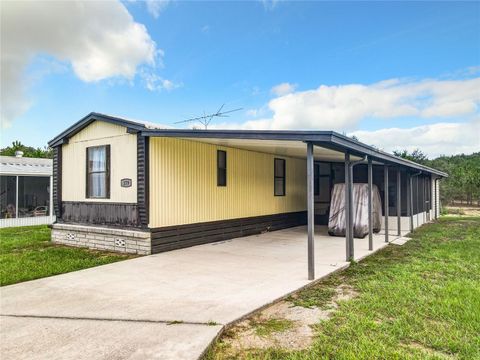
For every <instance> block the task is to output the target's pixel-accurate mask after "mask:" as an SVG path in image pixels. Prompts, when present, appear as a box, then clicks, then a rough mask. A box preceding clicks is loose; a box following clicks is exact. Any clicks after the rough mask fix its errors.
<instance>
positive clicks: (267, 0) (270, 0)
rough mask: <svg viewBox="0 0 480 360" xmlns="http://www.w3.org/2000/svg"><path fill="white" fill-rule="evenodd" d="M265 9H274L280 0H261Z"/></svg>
mask: <svg viewBox="0 0 480 360" xmlns="http://www.w3.org/2000/svg"><path fill="white" fill-rule="evenodd" d="M260 1H261V3H262V4H263V8H264V9H265V10H269V11H270V10H273V9H275V7H276V6H277V4H278V2H279V1H280V0H260Z"/></svg>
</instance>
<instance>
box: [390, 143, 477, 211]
mask: <svg viewBox="0 0 480 360" xmlns="http://www.w3.org/2000/svg"><path fill="white" fill-rule="evenodd" d="M394 155H397V156H400V157H402V158H405V159H408V160H412V161H415V162H417V163H419V164H423V165H426V166H429V167H432V168H435V169H438V170H440V171H443V172H446V173H447V174H448V177H447V178H445V179H442V180H441V181H440V200H441V201H442V204H443V205H453V204H454V203H457V204H458V203H460V204H466V205H477V206H480V152H475V153H473V154H470V155H465V154H461V155H451V156H447V155H442V156H439V157H437V158H435V159H429V158H428V157H427V156H426V155H425V154H424V153H423V152H422V151H421V150H420V149H417V150H414V151H412V152H411V153H410V152H408V151H406V150H402V151H394Z"/></svg>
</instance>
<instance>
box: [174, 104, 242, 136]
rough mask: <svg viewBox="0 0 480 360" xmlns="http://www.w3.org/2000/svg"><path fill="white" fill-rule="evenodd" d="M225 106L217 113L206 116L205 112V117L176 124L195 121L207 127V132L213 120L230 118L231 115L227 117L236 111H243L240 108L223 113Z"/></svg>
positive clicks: (180, 122)
mask: <svg viewBox="0 0 480 360" xmlns="http://www.w3.org/2000/svg"><path fill="white" fill-rule="evenodd" d="M224 106H225V104H222V106H220V108H219V109H218V110H217V112H215V113H212V114H205V112H204V113H203V116H197V117H194V118H191V119H186V120H181V121H177V122H175V123H174V124H182V123H189V122H193V121H198V122H199V123H200V124H202V125H203V126H204V127H205V130H207V129H208V125H210V123H211V122H212V119H213V118H214V117H228V116H229V115H227V114H230V113H232V112H234V111H240V110H242V108H238V109H233V110H226V111H222V110H223V107H224Z"/></svg>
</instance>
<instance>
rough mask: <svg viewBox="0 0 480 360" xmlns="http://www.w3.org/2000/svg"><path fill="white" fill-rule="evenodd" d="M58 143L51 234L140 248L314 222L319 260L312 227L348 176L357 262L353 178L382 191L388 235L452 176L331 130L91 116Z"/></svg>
mask: <svg viewBox="0 0 480 360" xmlns="http://www.w3.org/2000/svg"><path fill="white" fill-rule="evenodd" d="M49 145H50V146H51V147H52V148H53V149H54V154H55V155H54V160H53V203H54V212H55V215H56V222H55V223H54V224H53V225H52V239H53V241H55V242H59V243H64V244H69V245H74V246H85V247H91V248H99V249H107V250H114V251H123V252H131V253H139V254H151V253H158V252H162V251H168V250H173V249H179V248H184V247H189V246H193V245H199V244H205V243H210V242H217V241H222V240H227V239H232V238H236V237H242V236H247V235H253V234H259V233H263V232H267V231H275V230H279V229H285V228H289V227H295V226H305V225H306V229H307V230H308V231H307V230H306V231H305V241H306V244H308V249H309V264H310V265H311V266H313V265H312V264H311V263H312V261H313V242H314V241H315V225H328V221H329V213H330V210H331V206H330V205H331V196H332V189H333V187H334V185H335V184H341V183H343V184H345V186H344V188H345V200H344V202H345V206H344V211H345V214H346V216H345V218H346V220H345V227H346V236H345V238H343V239H344V241H345V242H346V258H347V259H349V258H352V257H353V251H354V249H353V230H352V229H353V211H354V210H353V209H354V208H355V203H354V197H353V196H352V193H353V184H354V183H365V184H369V189H370V196H369V198H368V199H369V202H371V199H372V196H371V193H372V191H371V189H372V187H375V186H376V187H377V188H378V190H379V192H380V198H381V203H382V209H383V218H382V222H383V225H382V228H383V232H384V236H385V241H389V238H392V237H394V236H396V235H398V234H401V233H402V231H410V230H413V229H414V228H416V227H417V226H419V225H421V224H423V223H425V222H428V221H430V220H433V219H434V218H436V217H438V215H439V203H440V202H439V180H440V179H441V178H442V177H445V176H447V174H445V173H443V172H441V171H438V170H435V169H432V168H429V167H426V166H423V165H420V164H417V163H414V162H411V161H408V160H405V159H402V158H399V157H396V156H393V155H391V154H388V153H385V152H383V151H380V150H378V149H376V148H374V147H372V146H368V145H365V144H362V143H361V142H358V141H356V140H353V139H351V138H348V137H346V136H344V135H340V134H338V133H335V132H332V131H273V130H272V131H249V130H190V129H172V128H166V127H163V126H159V125H155V124H151V123H144V122H140V121H132V120H128V119H123V118H118V117H113V116H108V115H104V114H98V113H91V114H89V115H87V116H86V117H84V118H83V119H81V120H80V121H78V122H77V123H75V124H74V125H72V126H71V127H69V128H68V129H67V130H65V131H64V132H62V133H61V134H59V135H58V136H57V137H55V138H54V139H53V140H51V141H50V142H49ZM370 208H371V207H370ZM371 215H372V214H371V211H370V213H369V219H370V221H369V223H370V224H369V225H370V232H369V235H368V237H366V238H365V241H371V237H372V233H373V229H372V225H371V222H372V221H371V217H372V216H371ZM339 241H341V238H339ZM312 272H313V269H311V268H309V277H312V274H311V273H312Z"/></svg>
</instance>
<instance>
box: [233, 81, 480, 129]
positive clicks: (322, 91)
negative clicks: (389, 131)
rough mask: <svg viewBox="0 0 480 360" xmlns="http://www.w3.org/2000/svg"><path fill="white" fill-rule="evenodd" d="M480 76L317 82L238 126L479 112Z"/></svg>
mask: <svg viewBox="0 0 480 360" xmlns="http://www.w3.org/2000/svg"><path fill="white" fill-rule="evenodd" d="M479 89H480V78H473V79H464V80H432V79H427V80H421V81H406V80H399V79H391V80H386V81H381V82H377V83H374V84H370V85H362V84H347V85H337V86H326V85H321V86H320V87H318V88H317V89H314V90H308V91H298V92H294V93H290V94H287V95H284V96H280V97H277V98H274V99H272V100H271V101H270V102H269V103H268V107H269V109H270V111H271V112H272V113H273V115H272V117H271V118H270V119H262V120H251V121H248V122H246V123H245V124H240V126H241V127H249V128H258V129H262V128H266V129H329V130H340V131H344V130H353V129H355V128H356V127H357V125H358V124H359V123H360V122H361V120H363V119H365V118H377V119H389V118H398V117H404V116H410V117H419V118H448V117H462V116H466V115H469V114H475V113H477V112H478V106H479V103H480V91H479Z"/></svg>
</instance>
